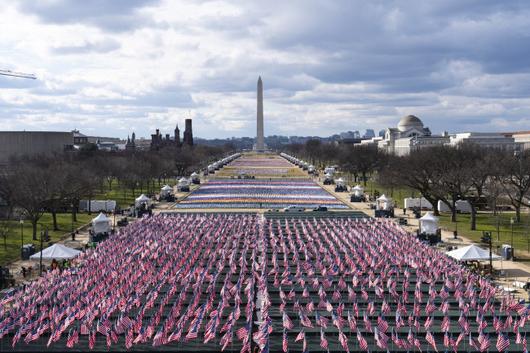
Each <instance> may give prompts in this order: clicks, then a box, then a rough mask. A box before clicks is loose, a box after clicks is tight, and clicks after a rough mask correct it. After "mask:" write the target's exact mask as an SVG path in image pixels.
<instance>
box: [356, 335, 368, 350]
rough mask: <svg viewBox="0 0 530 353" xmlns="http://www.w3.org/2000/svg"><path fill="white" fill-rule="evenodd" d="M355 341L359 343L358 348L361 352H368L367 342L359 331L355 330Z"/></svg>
mask: <svg viewBox="0 0 530 353" xmlns="http://www.w3.org/2000/svg"><path fill="white" fill-rule="evenodd" d="M357 341H358V342H359V348H360V349H361V350H363V351H368V342H366V339H365V338H364V337H363V335H362V334H361V331H359V330H357Z"/></svg>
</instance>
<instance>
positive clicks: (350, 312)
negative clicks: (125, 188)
mask: <svg viewBox="0 0 530 353" xmlns="http://www.w3.org/2000/svg"><path fill="white" fill-rule="evenodd" d="M73 263H74V267H73V268H71V269H68V270H64V271H63V272H62V273H59V272H50V273H47V274H46V275H45V276H44V277H42V278H40V279H38V280H36V281H34V282H32V283H31V284H29V285H27V286H26V288H24V289H18V290H16V291H14V292H12V293H10V294H8V295H6V296H4V297H2V298H0V343H1V344H2V345H1V349H2V351H5V350H10V349H13V347H14V348H17V349H18V348H21V347H24V346H27V347H28V349H31V350H37V349H39V348H45V346H49V347H51V348H53V347H61V349H65V350H68V349H76V350H87V349H98V350H103V349H107V348H108V347H112V346H116V345H117V346H118V348H122V349H124V350H125V349H131V348H135V346H137V347H138V348H141V347H144V348H145V349H147V348H151V349H156V347H160V346H170V347H174V348H175V349H178V348H183V347H188V348H189V347H201V348H200V349H198V350H201V351H223V350H230V351H239V352H251V351H254V349H255V347H257V348H258V350H259V351H261V352H268V351H283V352H288V351H307V350H314V351H321V350H326V351H327V350H329V351H352V352H355V351H370V352H374V351H381V352H386V351H395V350H403V351H407V350H408V351H414V350H416V351H419V350H420V349H421V350H422V351H455V352H456V351H469V352H475V351H481V352H486V351H488V350H491V349H496V350H498V351H501V352H505V351H521V352H524V351H525V350H526V333H527V328H526V322H527V319H528V310H527V307H526V305H525V304H524V303H521V302H519V301H518V300H516V299H514V298H513V297H510V296H508V295H505V294H504V293H502V292H500V291H498V290H497V289H496V288H495V286H494V285H493V284H492V283H490V282H489V281H488V280H487V279H484V278H481V277H479V276H477V275H475V274H473V273H471V272H469V271H468V270H467V269H465V268H464V267H462V266H460V265H459V264H457V263H456V262H454V261H453V260H452V259H450V258H448V257H446V256H445V255H444V254H442V253H441V252H439V251H438V250H436V249H434V248H430V247H429V246H427V245H424V244H422V243H421V242H419V241H418V240H417V239H416V238H415V237H414V236H412V235H410V234H408V233H406V232H405V231H404V230H403V229H401V228H399V227H398V226H396V225H395V224H394V223H392V221H390V220H373V219H368V218H351V217H336V218H333V217H293V218H277V219H276V218H270V219H269V218H265V217H262V216H258V215H251V214H198V213H190V214H173V215H158V216H153V217H150V218H144V219H141V220H139V221H138V222H136V223H134V224H131V225H130V226H129V227H127V228H125V229H122V230H120V231H119V232H118V234H116V235H115V236H111V237H110V238H109V239H108V240H107V241H105V242H103V243H101V244H100V245H99V246H98V247H97V248H96V249H90V250H87V251H86V252H85V253H84V254H82V255H81V256H80V257H78V258H77V259H75V260H74V261H73ZM493 345H494V346H495V347H492V346H493Z"/></svg>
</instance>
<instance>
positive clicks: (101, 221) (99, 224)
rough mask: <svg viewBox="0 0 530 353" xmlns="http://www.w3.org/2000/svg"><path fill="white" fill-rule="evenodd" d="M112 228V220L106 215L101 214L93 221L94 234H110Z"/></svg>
mask: <svg viewBox="0 0 530 353" xmlns="http://www.w3.org/2000/svg"><path fill="white" fill-rule="evenodd" d="M110 228H111V226H110V219H109V218H108V217H107V216H105V214H104V213H100V214H98V215H97V217H96V218H94V219H92V230H93V231H94V233H96V234H101V233H108V232H110Z"/></svg>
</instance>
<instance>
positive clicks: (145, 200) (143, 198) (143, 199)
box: [134, 194, 151, 207]
mask: <svg viewBox="0 0 530 353" xmlns="http://www.w3.org/2000/svg"><path fill="white" fill-rule="evenodd" d="M150 200H151V199H150V198H149V197H147V196H145V195H144V194H141V195H140V196H138V197H137V198H136V200H134V205H135V206H137V207H138V206H140V205H141V204H143V203H145V204H148V203H149V201H150Z"/></svg>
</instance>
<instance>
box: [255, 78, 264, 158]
mask: <svg viewBox="0 0 530 353" xmlns="http://www.w3.org/2000/svg"><path fill="white" fill-rule="evenodd" d="M256 125H257V133H256V150H257V151H263V150H265V142H264V141H265V138H264V136H263V82H261V76H260V77H259V78H258V114H257V124H256Z"/></svg>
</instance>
